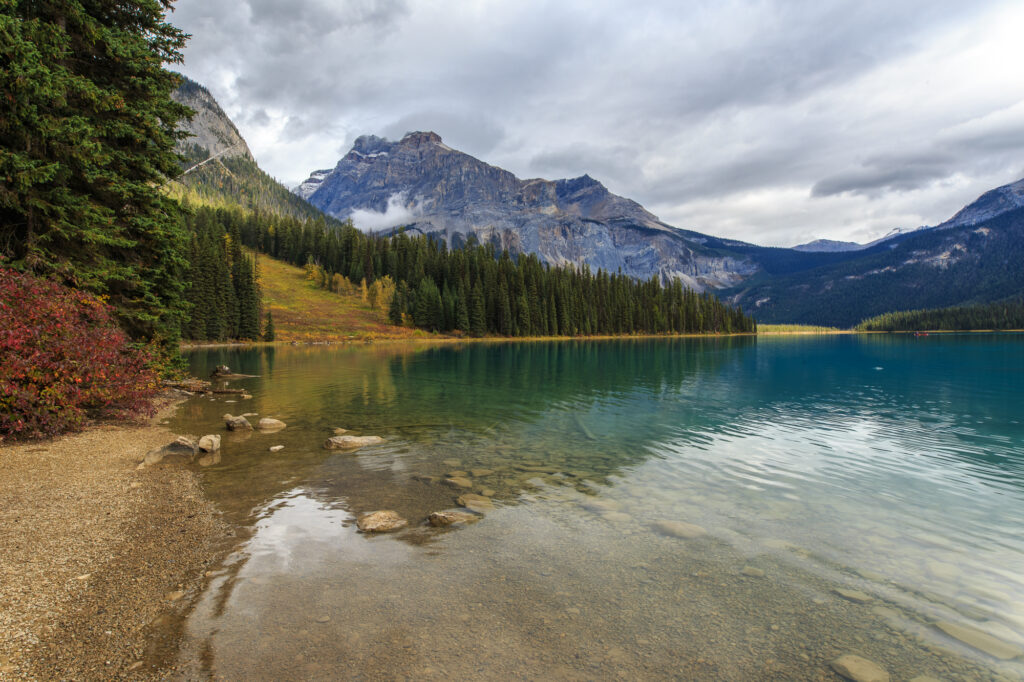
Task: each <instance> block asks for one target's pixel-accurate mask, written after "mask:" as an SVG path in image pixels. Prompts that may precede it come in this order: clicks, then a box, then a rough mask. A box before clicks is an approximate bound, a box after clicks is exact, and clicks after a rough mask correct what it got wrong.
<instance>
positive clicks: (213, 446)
mask: <svg viewBox="0 0 1024 682" xmlns="http://www.w3.org/2000/svg"><path fill="white" fill-rule="evenodd" d="M199 449H200V450H202V451H203V452H216V451H217V450H220V436H218V435H216V434H210V435H206V436H203V437H202V438H200V439H199Z"/></svg>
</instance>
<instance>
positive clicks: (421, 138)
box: [398, 131, 444, 147]
mask: <svg viewBox="0 0 1024 682" xmlns="http://www.w3.org/2000/svg"><path fill="white" fill-rule="evenodd" d="M398 144H400V145H403V146H405V147H423V146H426V145H430V144H438V145H443V144H444V142H442V141H441V136H440V135H438V134H437V133H435V132H432V131H426V132H424V131H416V132H412V133H406V134H405V137H403V138H402V139H401V141H400V142H399V143H398Z"/></svg>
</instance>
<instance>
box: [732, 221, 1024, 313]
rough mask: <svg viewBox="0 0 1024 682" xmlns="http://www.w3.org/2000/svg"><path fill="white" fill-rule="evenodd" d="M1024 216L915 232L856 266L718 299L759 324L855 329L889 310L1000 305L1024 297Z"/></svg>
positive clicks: (761, 281)
mask: <svg viewBox="0 0 1024 682" xmlns="http://www.w3.org/2000/svg"><path fill="white" fill-rule="evenodd" d="M1021 263H1024V209H1016V210H1011V211H1008V212H1006V213H1003V214H1001V215H998V216H996V217H994V218H990V219H987V220H985V221H983V222H980V223H977V224H971V225H959V226H956V227H951V228H946V229H940V228H934V229H929V230H919V231H916V232H912V233H910V234H908V235H906V236H904V237H899V238H896V239H893V240H891V241H889V242H885V243H883V244H880V245H878V246H876V247H873V248H872V249H870V250H868V251H865V252H864V253H863V255H860V256H858V257H857V258H855V259H853V260H846V261H844V262H841V263H835V264H831V265H822V266H820V267H817V268H814V269H812V270H807V271H803V272H798V273H794V274H790V275H783V276H778V277H767V276H763V277H762V276H758V277H757V278H755V279H754V280H752V281H751V282H749V283H747V284H745V285H744V286H741V287H736V288H734V289H731V290H727V291H724V292H722V295H723V296H724V297H726V298H727V300H730V301H732V302H734V303H738V304H741V305H743V307H744V308H745V309H747V310H748V311H750V312H751V313H752V314H753V315H754V316H755V317H756V318H757V320H758V321H759V322H798V323H803V324H824V325H837V326H841V327H852V326H853V325H855V324H857V323H858V322H860V321H861V320H864V319H866V318H868V317H871V316H873V315H880V314H882V313H886V312H891V311H893V310H909V309H927V308H939V307H949V306H950V304H956V305H962V304H975V303H987V302H991V301H998V300H1003V299H1005V298H1007V297H1008V296H1016V295H1019V294H1021V293H1022V292H1024V268H1022V267H1021Z"/></svg>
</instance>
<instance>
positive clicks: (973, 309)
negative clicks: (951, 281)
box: [857, 299, 1024, 332]
mask: <svg viewBox="0 0 1024 682" xmlns="http://www.w3.org/2000/svg"><path fill="white" fill-rule="evenodd" d="M857 329H858V330H859V331H866V332H923V331H969V330H973V329H1024V299H1010V300H1006V301H999V302H997V303H983V304H978V305H964V306H954V307H951V308H935V309H932V310H907V311H898V312H892V313H884V314H882V315H878V316H876V317H872V318H870V319H867V320H864V321H863V322H861V323H860V324H859V325H857Z"/></svg>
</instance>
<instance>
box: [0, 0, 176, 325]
mask: <svg viewBox="0 0 1024 682" xmlns="http://www.w3.org/2000/svg"><path fill="white" fill-rule="evenodd" d="M170 9H171V2H170V1H169V0H120V1H119V2H109V0H51V1H49V2H38V1H32V0H0V64H2V68H0V93H3V96H0V254H2V256H3V257H4V258H5V259H7V260H8V261H9V262H10V264H12V265H13V266H14V267H17V268H20V269H24V270H30V271H33V272H36V273H40V274H45V275H50V276H53V277H56V278H58V279H61V280H63V281H64V282H66V283H68V284H70V285H72V286H76V287H79V288H83V289H87V290H90V291H93V292H96V293H99V294H104V295H107V296H108V297H109V300H110V302H111V303H112V304H113V305H114V307H115V309H116V310H117V313H118V315H119V317H120V320H121V323H122V325H123V326H124V327H125V328H126V329H127V330H128V331H129V332H130V333H132V334H133V335H135V336H136V337H142V338H154V337H158V338H159V337H163V338H167V339H173V338H175V337H176V336H177V333H178V331H179V330H180V326H181V321H182V318H183V316H184V313H185V310H186V302H185V296H184V293H185V292H184V282H183V277H182V275H183V273H184V271H185V270H186V268H187V262H186V257H187V253H188V240H187V238H186V233H185V231H184V227H183V225H182V221H181V216H180V211H179V207H178V205H177V203H176V202H174V201H173V200H171V199H169V198H168V197H166V196H165V194H164V193H163V191H162V185H163V184H164V183H165V182H166V180H167V178H169V177H173V176H175V175H176V174H177V173H178V172H179V167H178V157H177V155H176V154H175V152H174V144H175V141H176V140H177V139H179V137H180V133H178V132H176V128H177V124H178V121H179V120H180V119H181V118H182V117H184V116H186V115H187V114H188V113H189V110H188V109H187V108H186V107H183V106H181V105H179V104H177V103H175V102H174V101H173V100H172V99H171V98H170V93H171V92H172V91H173V90H174V88H176V87H177V86H178V83H179V77H178V76H177V75H176V74H173V73H172V72H170V71H168V70H166V69H165V68H164V65H165V64H167V63H176V62H180V61H181V59H182V56H181V49H182V48H183V47H184V45H185V41H186V39H187V36H186V35H185V34H184V33H182V32H181V31H180V30H178V29H177V28H175V27H174V26H171V25H170V24H169V23H167V22H166V21H165V14H166V13H167V12H168V11H169V10H170Z"/></svg>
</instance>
